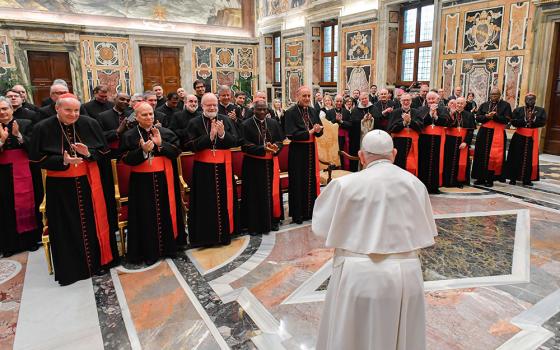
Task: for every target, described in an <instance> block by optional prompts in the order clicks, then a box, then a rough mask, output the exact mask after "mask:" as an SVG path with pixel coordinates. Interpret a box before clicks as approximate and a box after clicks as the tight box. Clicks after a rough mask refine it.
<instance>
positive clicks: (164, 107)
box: [156, 103, 179, 128]
mask: <svg viewBox="0 0 560 350" xmlns="http://www.w3.org/2000/svg"><path fill="white" fill-rule="evenodd" d="M156 112H159V113H163V114H165V115H166V118H165V122H163V121H162V125H163V124H164V123H165V125H163V126H164V127H166V128H169V123H170V122H171V118H172V117H173V114H175V113H177V112H179V109H177V108H171V107H169V106H168V105H167V103H164V104H162V105H161V106H160V105H158V107H157V108H156Z"/></svg>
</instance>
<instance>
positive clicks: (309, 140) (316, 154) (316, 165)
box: [292, 135, 321, 197]
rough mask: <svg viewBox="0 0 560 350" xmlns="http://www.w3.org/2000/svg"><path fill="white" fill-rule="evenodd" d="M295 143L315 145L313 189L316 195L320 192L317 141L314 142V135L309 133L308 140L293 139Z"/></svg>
mask: <svg viewBox="0 0 560 350" xmlns="http://www.w3.org/2000/svg"><path fill="white" fill-rule="evenodd" d="M292 142H295V143H314V144H315V145H314V146H315V147H314V148H315V191H316V192H317V197H319V194H320V193H321V169H319V153H318V151H317V142H315V135H309V139H308V140H303V141H295V140H292Z"/></svg>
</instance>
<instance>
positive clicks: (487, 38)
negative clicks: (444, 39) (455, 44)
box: [463, 6, 504, 52]
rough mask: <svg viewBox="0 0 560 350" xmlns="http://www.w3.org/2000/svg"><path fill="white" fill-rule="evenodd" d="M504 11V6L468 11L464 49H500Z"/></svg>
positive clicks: (470, 50) (467, 50)
mask: <svg viewBox="0 0 560 350" xmlns="http://www.w3.org/2000/svg"><path fill="white" fill-rule="evenodd" d="M503 12H504V8H503V6H500V7H494V8H489V9H482V10H477V11H471V12H466V13H465V34H464V37H463V51H466V52H473V51H493V50H499V49H500V39H501V34H502V22H503V21H502V19H503Z"/></svg>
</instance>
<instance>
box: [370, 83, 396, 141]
mask: <svg viewBox="0 0 560 350" xmlns="http://www.w3.org/2000/svg"><path fill="white" fill-rule="evenodd" d="M396 108H398V107H397V106H396V104H395V101H393V100H392V99H391V98H390V95H389V90H387V89H381V90H379V98H378V100H377V102H375V103H374V104H373V111H374V113H373V118H374V120H375V121H374V124H373V128H374V129H380V130H383V131H387V127H388V126H389V119H391V113H392V112H393V109H396Z"/></svg>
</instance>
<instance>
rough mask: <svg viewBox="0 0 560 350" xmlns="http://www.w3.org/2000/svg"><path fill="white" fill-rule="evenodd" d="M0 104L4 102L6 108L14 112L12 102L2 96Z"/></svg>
mask: <svg viewBox="0 0 560 350" xmlns="http://www.w3.org/2000/svg"><path fill="white" fill-rule="evenodd" d="M0 102H6V104H7V105H8V108H9V109H11V110H12V111H13V110H14V107H12V102H11V101H10V100H9V99H8V98H6V97H4V96H0Z"/></svg>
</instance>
